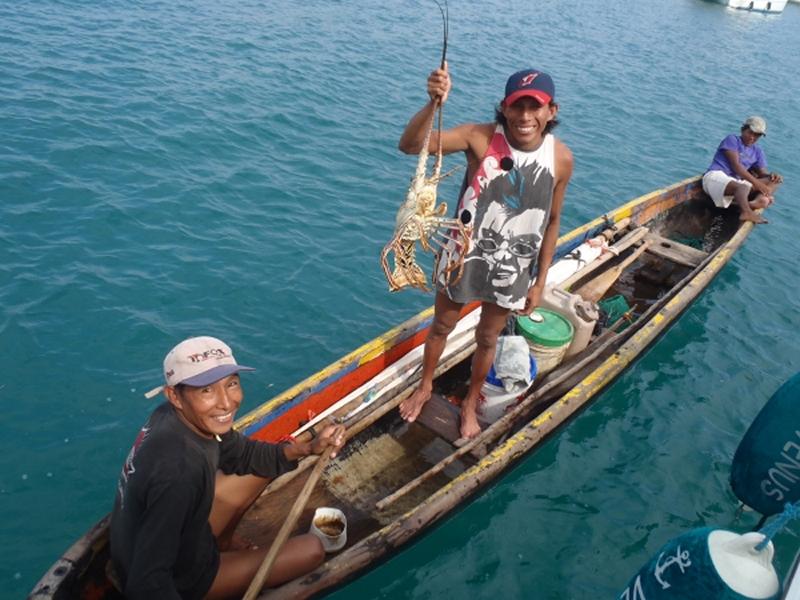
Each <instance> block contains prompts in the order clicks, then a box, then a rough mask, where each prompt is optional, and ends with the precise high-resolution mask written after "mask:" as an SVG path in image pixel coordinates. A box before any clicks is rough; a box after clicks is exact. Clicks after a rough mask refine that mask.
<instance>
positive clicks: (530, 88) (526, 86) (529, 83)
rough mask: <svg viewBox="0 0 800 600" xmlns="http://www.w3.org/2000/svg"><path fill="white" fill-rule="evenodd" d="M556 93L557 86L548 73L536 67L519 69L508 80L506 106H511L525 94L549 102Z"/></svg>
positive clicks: (543, 102)
mask: <svg viewBox="0 0 800 600" xmlns="http://www.w3.org/2000/svg"><path fill="white" fill-rule="evenodd" d="M555 95H556V86H555V84H554V83H553V79H552V78H551V77H550V75H548V74H547V73H544V72H542V71H538V70H536V69H525V70H523V71H517V72H516V73H514V74H513V75H512V76H511V77H509V78H508V81H507V82H506V96H505V98H504V99H503V104H504V105H505V106H511V105H512V104H514V102H516V101H517V100H519V99H520V98H522V97H524V96H530V97H531V98H535V99H536V100H537V101H538V102H539V103H540V104H549V103H550V102H551V101H552V100H553V98H555Z"/></svg>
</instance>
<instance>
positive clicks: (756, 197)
mask: <svg viewBox="0 0 800 600" xmlns="http://www.w3.org/2000/svg"><path fill="white" fill-rule="evenodd" d="M758 180H759V181H760V182H761V183H762V184H764V185H765V186H766V187H767V189H768V190H769V193H768V194H766V195H765V194H762V193H760V192H757V191H755V190H751V192H750V196H749V200H750V206H751V208H753V209H754V210H755V209H756V208H766V207H767V206H769V205H770V204H772V203H773V202H775V196H774V194H775V190H777V189H778V186H779V185H780V183H777V182H774V181H772V180H771V179H770V177H769V176H768V175H767V176H764V177H759V178H758Z"/></svg>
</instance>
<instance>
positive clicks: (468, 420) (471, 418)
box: [461, 408, 481, 439]
mask: <svg viewBox="0 0 800 600" xmlns="http://www.w3.org/2000/svg"><path fill="white" fill-rule="evenodd" d="M480 432H481V426H480V425H479V424H478V417H477V415H476V414H475V411H474V410H469V409H465V408H462V410H461V437H463V438H466V439H472V438H474V437H475V436H477V435H478V434H479V433H480Z"/></svg>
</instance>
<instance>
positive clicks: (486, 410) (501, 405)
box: [477, 355, 537, 423]
mask: <svg viewBox="0 0 800 600" xmlns="http://www.w3.org/2000/svg"><path fill="white" fill-rule="evenodd" d="M530 358H531V381H533V379H535V378H536V371H537V366H536V359H535V358H534V357H533V355H531V357H530ZM529 387H530V386H529V385H528V384H525V383H522V382H520V384H519V385H518V386H515V387H514V388H513V389H512V390H510V391H509V390H506V388H505V387H503V382H502V381H500V379H499V378H498V377H497V373H496V372H495V370H494V365H492V368H491V369H489V374H488V375H487V376H486V380H485V381H484V382H483V386H482V387H481V393H480V396H478V409H477V413H478V419H479V420H480V421H483V422H484V423H494V422H495V421H497V419H499V418H500V417H502V416H503V415H504V414H505V413H506V411H507V410H508V409H509V407H510V406H511V405H512V404H516V403H517V402H518V401H519V400H520V399H521V398H522V396H523V395H524V394H525V392H526V391H527V389H528V388H529Z"/></svg>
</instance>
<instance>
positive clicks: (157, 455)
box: [111, 337, 344, 600]
mask: <svg viewBox="0 0 800 600" xmlns="http://www.w3.org/2000/svg"><path fill="white" fill-rule="evenodd" d="M252 370H253V369H250V368H249V367H244V366H241V365H238V364H237V363H236V360H235V359H234V357H233V354H232V352H231V349H230V348H229V347H228V345H227V344H225V343H224V342H222V341H220V340H218V339H216V338H212V337H196V338H189V339H187V340H184V341H183V342H181V343H180V344H178V345H177V346H175V347H174V348H173V349H172V350H171V351H170V352H169V354H167V356H166V358H165V359H164V378H165V380H166V385H165V386H162V387H159V388H157V389H156V390H153V392H151V393H150V394H148V397H151V396H153V395H155V394H157V393H159V392H160V391H161V390H162V389H163V391H164V394H165V396H166V398H167V402H164V403H163V404H161V405H160V406H159V407H158V408H156V410H155V411H153V413H152V414H151V415H150V418H149V420H148V421H147V423H146V424H145V426H144V427H143V428H142V430H141V431H140V433H139V435H138V437H137V438H136V441H135V442H134V445H133V448H132V449H131V451H130V454H129V455H128V458H127V460H126V461H125V464H124V466H123V468H122V473H121V474H120V478H119V484H118V487H117V496H116V500H115V502H114V510H113V512H112V515H111V559H112V562H113V566H114V571H115V574H116V576H117V578H118V579H119V583H120V586H121V588H122V591H123V593H124V595H125V597H126V598H131V599H134V598H146V599H147V600H150V599H152V598H183V599H188V598H198V599H199V598H231V597H237V598H238V597H241V596H242V595H243V594H244V592H245V591H246V590H247V588H248V586H249V585H250V582H251V581H252V579H253V577H254V576H255V574H256V572H257V571H258V568H259V567H260V566H261V563H262V562H263V560H264V557H265V555H266V553H267V551H268V550H269V549H268V548H263V549H256V548H246V547H245V548H242V547H240V548H236V547H235V546H237V544H236V543H234V541H233V539H234V538H233V532H234V530H235V529H236V525H237V524H238V523H239V520H240V519H241V517H242V516H243V515H244V513H245V512H246V510H247V509H248V508H249V507H250V505H251V504H252V503H253V502H255V500H256V498H258V496H259V495H260V494H261V492H262V491H263V489H264V487H265V486H266V485H267V483H268V482H269V481H270V480H271V479H272V478H274V477H277V476H278V475H280V474H281V473H283V472H285V471H289V470H291V469H293V468H295V466H296V461H297V460H298V459H299V458H301V457H303V456H308V455H309V454H312V453H313V454H321V453H322V452H324V451H326V449H328V450H330V451H332V452H333V453H335V452H336V450H338V449H339V448H340V447H341V445H342V443H343V435H344V428H343V427H342V426H328V427H326V428H325V429H323V430H322V431H321V432H320V435H319V437H317V438H315V439H314V441H313V442H310V443H294V444H278V445H275V444H268V443H265V442H258V441H255V440H251V439H248V438H246V437H245V436H243V435H242V434H241V433H239V432H237V431H235V430H234V429H233V422H234V418H235V416H236V411H237V409H238V408H239V405H240V404H241V402H242V397H243V394H242V388H241V385H240V383H239V372H240V371H252ZM238 545H240V546H241V545H243V544H241V543H239V544H238ZM324 557H325V551H324V549H323V547H322V544H321V542H320V541H319V539H318V538H316V537H315V536H313V535H311V534H306V535H300V536H297V537H294V538H291V539H289V540H288V541H287V542H286V544H285V545H284V546H283V548H282V549H281V551H280V553H279V554H278V557H277V559H276V561H275V563H274V565H273V568H272V570H271V572H270V575H269V578H268V579H267V582H266V585H268V586H272V585H277V584H279V583H283V582H285V581H288V580H291V579H294V578H295V577H297V576H299V575H302V574H304V573H307V572H309V571H311V570H313V569H314V568H316V567H317V566H318V565H319V564H321V563H322V561H323V559H324Z"/></svg>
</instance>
